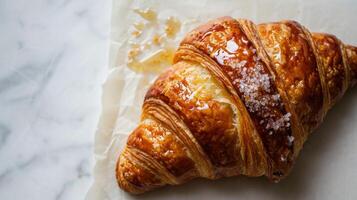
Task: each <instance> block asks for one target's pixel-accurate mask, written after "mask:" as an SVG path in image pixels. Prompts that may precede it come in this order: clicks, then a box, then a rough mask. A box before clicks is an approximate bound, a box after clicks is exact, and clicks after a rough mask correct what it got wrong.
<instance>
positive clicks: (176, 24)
mask: <svg viewBox="0 0 357 200" xmlns="http://www.w3.org/2000/svg"><path fill="white" fill-rule="evenodd" d="M180 29H181V22H180V20H178V19H177V18H175V17H169V18H168V19H167V20H166V28H165V32H166V35H167V36H168V37H170V38H173V37H175V36H176V33H177V32H179V31H180Z"/></svg>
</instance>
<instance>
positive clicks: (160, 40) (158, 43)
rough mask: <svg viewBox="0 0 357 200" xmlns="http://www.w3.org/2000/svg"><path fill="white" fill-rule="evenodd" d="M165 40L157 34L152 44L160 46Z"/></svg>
mask: <svg viewBox="0 0 357 200" xmlns="http://www.w3.org/2000/svg"><path fill="white" fill-rule="evenodd" d="M163 40H164V37H163V36H160V35H159V34H155V35H154V36H153V37H152V44H154V45H157V46H159V45H161V44H162V42H163Z"/></svg>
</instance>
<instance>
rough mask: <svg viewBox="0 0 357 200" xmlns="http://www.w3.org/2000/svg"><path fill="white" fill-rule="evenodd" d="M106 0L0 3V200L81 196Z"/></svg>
mask: <svg viewBox="0 0 357 200" xmlns="http://www.w3.org/2000/svg"><path fill="white" fill-rule="evenodd" d="M110 15H111V1H110V0H104V1H95V0H76V1H73V0H33V1H27V0H16V1H14V0H1V1H0V199H2V200H10V199H11V200H17V199H46V200H50V199H54V200H62V199H83V198H84V196H85V194H86V192H87V190H88V188H89V186H90V184H91V182H92V176H91V171H92V168H93V162H94V161H93V140H94V132H95V129H96V125H97V121H98V117H99V113H100V109H101V108H100V96H101V83H102V82H103V81H104V78H105V75H106V69H107V67H106V66H107V59H108V50H109V31H110Z"/></svg>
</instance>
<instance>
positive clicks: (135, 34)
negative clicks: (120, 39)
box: [131, 30, 143, 38]
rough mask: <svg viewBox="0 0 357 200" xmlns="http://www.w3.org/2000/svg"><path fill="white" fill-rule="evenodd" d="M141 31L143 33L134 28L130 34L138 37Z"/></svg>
mask: <svg viewBox="0 0 357 200" xmlns="http://www.w3.org/2000/svg"><path fill="white" fill-rule="evenodd" d="M142 33H143V32H142V31H138V30H135V31H133V32H132V33H131V34H132V35H133V36H134V37H136V38H138V37H140V35H141V34H142Z"/></svg>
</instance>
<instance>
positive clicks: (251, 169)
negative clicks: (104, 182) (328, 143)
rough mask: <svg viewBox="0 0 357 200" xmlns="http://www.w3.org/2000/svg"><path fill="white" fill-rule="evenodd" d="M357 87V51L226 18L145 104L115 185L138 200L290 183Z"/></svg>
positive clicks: (192, 39) (197, 34) (280, 25)
mask: <svg viewBox="0 0 357 200" xmlns="http://www.w3.org/2000/svg"><path fill="white" fill-rule="evenodd" d="M356 81H357V47H353V46H350V45H345V44H343V43H342V42H341V41H340V40H339V39H337V38H336V37H335V36H333V35H329V34H325V33H310V32H309V31H308V30H307V29H306V28H305V27H303V26H302V25H300V24H299V23H298V22H295V21H280V22H275V23H264V24H259V25H255V24H254V23H252V22H251V21H249V20H245V19H238V20H236V19H233V18H230V17H223V18H219V19H216V20H213V21H210V22H208V23H207V24H204V25H202V26H200V27H198V28H197V29H195V30H193V31H192V32H190V33H188V34H187V35H186V37H185V38H184V40H183V41H182V42H181V44H180V47H179V49H178V50H177V52H176V54H175V58H174V64H173V66H172V67H171V68H169V69H167V70H166V71H165V72H163V73H162V74H161V75H160V76H159V77H158V78H157V80H156V81H155V83H154V84H153V85H152V86H151V88H150V89H149V91H148V92H147V94H146V97H145V100H144V105H143V113H142V116H141V121H140V123H139V125H138V127H137V128H136V129H135V130H134V131H133V132H132V133H131V134H130V136H129V138H128V141H127V145H126V147H125V149H124V150H123V152H122V153H121V155H120V156H119V159H118V162H117V169H116V177H117V181H118V183H119V186H120V187H121V188H122V189H124V190H126V191H127V192H130V193H135V194H137V193H143V192H145V191H148V190H152V189H154V188H157V187H160V186H164V185H177V184H182V183H184V182H187V181H189V180H191V179H193V178H196V177H203V178H208V179H217V178H221V177H229V176H237V175H245V176H253V177H257V176H266V177H267V178H268V179H270V180H272V181H275V182H277V181H279V180H281V179H282V178H284V177H286V176H287V175H288V174H289V172H290V170H291V168H292V166H293V164H294V161H295V159H296V158H297V156H298V154H299V152H300V150H301V148H302V146H303V144H304V142H305V141H306V139H307V137H308V136H309V134H310V133H311V132H312V131H313V130H314V129H315V128H316V127H317V126H318V125H320V124H321V122H322V120H323V118H324V116H325V115H326V113H327V111H328V110H329V109H330V108H331V107H332V106H333V105H334V104H335V103H336V102H337V101H338V100H339V99H340V98H341V97H342V96H343V95H344V93H345V92H346V90H347V89H348V88H351V87H352V86H353V85H355V84H356Z"/></svg>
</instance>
